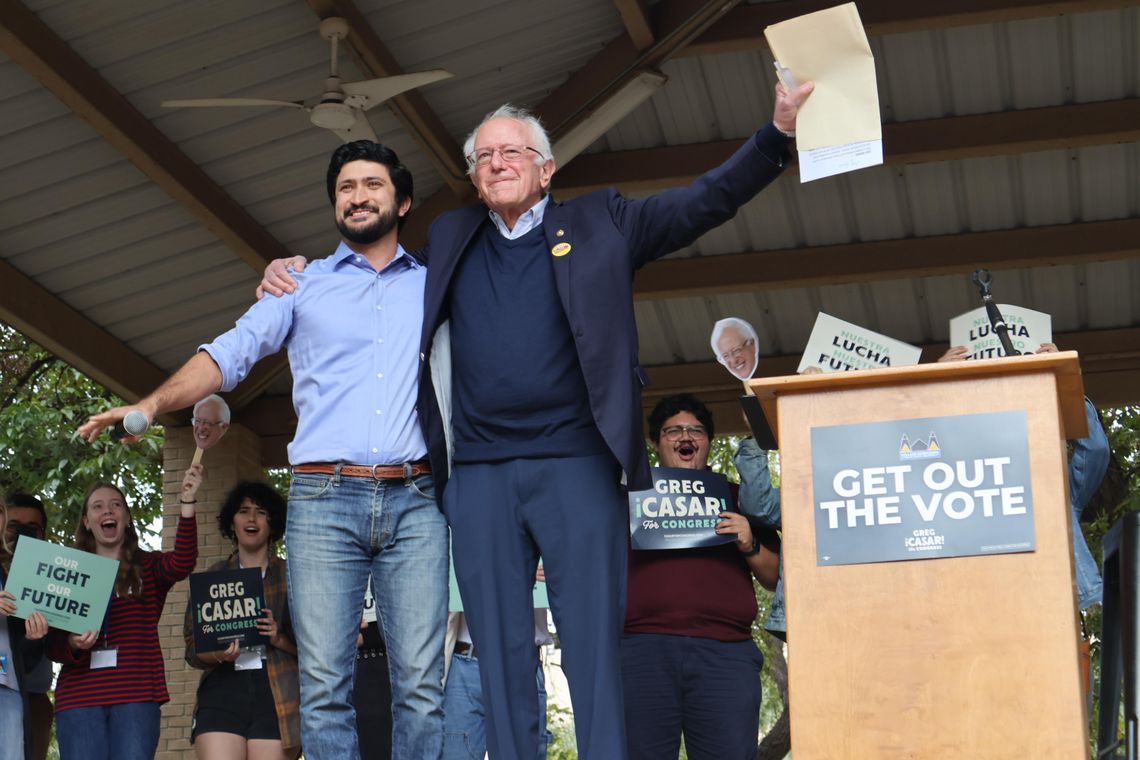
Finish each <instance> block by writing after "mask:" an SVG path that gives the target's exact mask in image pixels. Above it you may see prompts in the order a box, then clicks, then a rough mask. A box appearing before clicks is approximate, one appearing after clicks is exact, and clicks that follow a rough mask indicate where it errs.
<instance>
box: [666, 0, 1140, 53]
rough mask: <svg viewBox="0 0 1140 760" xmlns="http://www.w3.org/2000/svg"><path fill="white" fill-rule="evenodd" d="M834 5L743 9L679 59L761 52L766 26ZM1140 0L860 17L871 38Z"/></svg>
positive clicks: (1014, 1) (902, 1)
mask: <svg viewBox="0 0 1140 760" xmlns="http://www.w3.org/2000/svg"><path fill="white" fill-rule="evenodd" d="M833 5H835V2H834V0H784V1H783V2H773V3H756V4H751V5H741V6H739V7H737V8H735V9H734V10H733V11H732V12H730V13H728V14H727V15H726V16H725V17H724V18H722V19H721V20H720V21H718V22H717V23H716V24H714V25H713V26H712V27H711V28H710V29H709V30H708V31H707V32H705V33H704V34H702V35H701V36H700V37H698V38H697V39H696V40H694V41H693V42H692V43H691V44H689V45H688V46H686V47H685V49H684V50H681V51H678V53H677V57H691V56H699V55H711V54H715V53H727V52H739V51H744V50H758V49H760V48H763V47H766V46H767V45H766V43H765V42H764V28H765V27H767V26H769V25H771V24H775V23H778V22H780V21H785V20H787V19H790V18H795V17H796V16H802V15H803V14H805V13H812V12H813V11H819V10H823V9H824V8H830V7H831V6H833ZM1137 5H1140V0H1049V1H1048V2H1043V0H922V2H914V1H913V0H860V2H859V17H860V18H861V19H862V20H863V26H864V28H865V29H866V30H867V35H868V36H877V35H883V34H899V33H903V32H921V31H934V30H938V29H948V28H951V27H956V26H972V25H975V24H996V23H1001V22H1006V21H1020V20H1022V19H1031V18H1042V17H1046V16H1062V15H1068V14H1073V13H1091V12H1093V11H1103V10H1116V9H1120V8H1133V7H1136V6H1137Z"/></svg>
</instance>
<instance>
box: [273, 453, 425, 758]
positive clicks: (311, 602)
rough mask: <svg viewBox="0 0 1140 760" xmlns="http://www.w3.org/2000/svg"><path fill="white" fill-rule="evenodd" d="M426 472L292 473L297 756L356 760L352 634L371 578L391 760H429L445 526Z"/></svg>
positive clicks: (290, 518) (291, 575)
mask: <svg viewBox="0 0 1140 760" xmlns="http://www.w3.org/2000/svg"><path fill="white" fill-rule="evenodd" d="M433 492H434V486H433V484H432V479H431V476H430V475H421V476H419V477H417V478H414V479H409V480H403V481H401V480H380V481H377V480H373V479H371V478H350V477H340V476H338V475H311V474H299V473H294V475H293V483H292V486H291V488H290V490H289V516H288V521H287V523H288V524H287V528H286V546H287V548H288V550H289V565H288V567H289V606H290V608H291V610H290V611H291V617H292V620H293V629H294V631H295V633H296V637H297V662H298V666H299V668H300V676H301V743H302V745H303V746H304V748H305V757H306V758H307V759H308V760H327V759H328V758H346V759H351V760H357V758H358V757H359V750H358V746H357V734H356V715H355V712H354V710H353V708H352V704H351V701H350V695H351V693H352V679H353V669H354V667H355V665H356V635H357V632H358V630H359V625H360V616H361V613H362V611H363V606H364V589H365V586H366V585H367V583H368V577H369V575H370V574H371V576H372V591H373V595H374V596H375V598H376V604H377V613H378V619H379V620H380V621H381V624H382V625H383V626H384V629H383V632H384V640H385V642H386V643H387V647H388V665H389V674H390V677H391V681H392V757H394V758H416V759H417V760H420V759H422V760H436V759H437V758H438V757H439V756H440V751H441V749H442V737H443V638H444V630H445V628H446V625H447V546H448V538H447V524H446V522H445V521H444V519H443V515H442V514H441V513H440V511H439V509H438V508H437V507H436V505H435V500H434V499H433Z"/></svg>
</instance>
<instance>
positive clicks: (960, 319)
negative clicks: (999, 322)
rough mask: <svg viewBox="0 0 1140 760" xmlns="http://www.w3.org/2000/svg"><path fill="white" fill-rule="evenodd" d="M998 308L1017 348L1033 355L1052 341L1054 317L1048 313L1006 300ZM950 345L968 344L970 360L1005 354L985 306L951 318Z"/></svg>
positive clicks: (991, 357)
mask: <svg viewBox="0 0 1140 760" xmlns="http://www.w3.org/2000/svg"><path fill="white" fill-rule="evenodd" d="M998 311H999V312H1001V316H1002V319H1003V320H1004V321H1005V324H1006V326H1007V327H1009V342H1010V343H1011V344H1013V348H1014V350H1015V351H1020V352H1021V353H1023V354H1032V353H1033V352H1035V351H1036V350H1037V349H1038V348H1040V347H1041V344H1042V343H1052V342H1053V318H1052V317H1050V316H1049V315H1048V314H1046V313H1045V312H1043V311H1034V310H1033V309H1026V308H1023V307H1021V306H1011V305H1009V304H1004V303H1003V304H998ZM950 345H951V346H965V347H966V358H967V359H996V358H997V357H999V356H1005V351H1004V350H1003V349H1002V347H1001V339H1000V338H998V336H997V334H996V333H995V332H994V331H993V328H992V327H991V326H990V320H989V317H987V316H986V307H984V306H982V307H979V308H977V309H974V310H973V311H968V312H966V313H965V314H959V315H958V316H956V317H954V318H953V319H951V320H950Z"/></svg>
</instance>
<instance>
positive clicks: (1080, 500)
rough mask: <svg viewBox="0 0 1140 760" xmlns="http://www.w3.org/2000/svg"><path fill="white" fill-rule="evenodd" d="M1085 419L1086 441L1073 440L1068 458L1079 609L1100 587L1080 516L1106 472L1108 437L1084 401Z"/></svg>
mask: <svg viewBox="0 0 1140 760" xmlns="http://www.w3.org/2000/svg"><path fill="white" fill-rule="evenodd" d="M1085 420H1086V421H1087V422H1088V425H1089V434H1088V437H1087V438H1081V439H1079V440H1076V441H1073V452H1072V455H1071V456H1070V457H1069V504H1070V506H1071V507H1072V515H1073V517H1072V519H1073V558H1074V560H1075V564H1076V575H1077V601H1078V603H1079V604H1080V607H1081V609H1082V610H1083V609H1085V608H1086V607H1089V606H1091V605H1094V604H1097V603H1098V602H1100V600H1101V597H1102V596H1103V591H1104V588H1103V586H1104V584H1103V582H1102V581H1101V578H1100V571H1099V569H1098V568H1097V564H1096V560H1095V559H1093V556H1092V553H1091V552H1089V547H1088V544H1087V543H1086V542H1085V536H1084V534H1083V533H1082V532H1081V513H1082V512H1084V511H1085V507H1086V506H1088V503H1089V500H1090V499H1092V497H1093V494H1095V493H1096V490H1097V489H1098V488H1100V482H1101V481H1102V480H1104V473H1105V471H1106V470H1107V469H1108V460H1109V448H1108V436H1107V435H1105V433H1104V428H1103V427H1102V426H1101V424H1100V418H1099V417H1098V416H1097V413H1096V407H1094V406H1093V405H1092V402H1090V401H1089V400H1088V399H1087V398H1086V399H1085Z"/></svg>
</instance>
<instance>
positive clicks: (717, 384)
mask: <svg viewBox="0 0 1140 760" xmlns="http://www.w3.org/2000/svg"><path fill="white" fill-rule="evenodd" d="M1054 340H1055V342H1056V344H1057V346H1058V348H1060V349H1061V350H1062V351H1076V352H1077V353H1079V354H1080V355H1081V372H1082V374H1083V376H1084V384H1085V393H1086V394H1087V395H1088V397H1089V398H1091V399H1092V400H1093V401H1094V402H1095V403H1096V404H1097V405H1098V406H1120V405H1124V404H1136V403H1140V328H1137V327H1129V328H1121V329H1115V330H1089V331H1080V332H1069V333H1060V334H1058V335H1055V336H1054ZM946 349H947V344H945V343H931V344H928V345H924V346H922V361H923V362H932V361H935V360H937V359H938V357H940V356H941V355H942V354H943V353H945V351H946ZM799 362H800V356H799V355H782V356H761V357H760V363H759V366H758V368H757V377H779V376H781V375H791V374H795V371H796V367H798V366H799ZM646 372H647V373H648V374H649V380H650V385H649V386H648V387H646V388H645V390H644V391H643V392H642V407H643V412H644V414H643V415H642V416H643V417H647V416H648V415H649V412H650V411H651V410H652V409H653V406H654V405H655V404H656V403H657V402H658V401H660V400H661V399H662V398H664V397H666V396H671V395H673V394H674V393H682V392H688V393H693V394H695V395H696V396H697V397H698V398H700V399H701V400H702V401H704V402H705V403H706V404H707V405H708V406H709V408H710V409H711V410H712V411H713V416H714V418H715V421H716V426H717V433H718V434H722V435H739V434H741V433H744V432H745V430H744V422H743V420H742V419H741V411H740V404H739V401H738V398H739V396H740V395H741V393H743V389H742V387H741V384H740V382H739V381H736V380H734V379H733V378H732V376H730V375H729V374H728V372H727V371H726V370H725V369H724V367H722V366H721V365H720V364H718V363H717V362H715V361H708V362H692V363H688V364H670V365H658V366H653V367H647V368H646Z"/></svg>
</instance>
